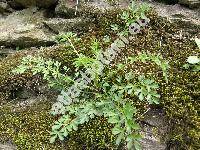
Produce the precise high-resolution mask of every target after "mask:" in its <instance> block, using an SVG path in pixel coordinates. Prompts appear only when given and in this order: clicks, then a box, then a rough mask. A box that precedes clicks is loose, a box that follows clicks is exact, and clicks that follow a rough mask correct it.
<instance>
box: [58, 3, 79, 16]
mask: <svg viewBox="0 0 200 150" xmlns="http://www.w3.org/2000/svg"><path fill="white" fill-rule="evenodd" d="M75 11H76V1H71V0H59V1H58V5H57V6H56V8H55V13H56V14H57V15H59V16H65V17H67V18H72V17H74V16H75Z"/></svg>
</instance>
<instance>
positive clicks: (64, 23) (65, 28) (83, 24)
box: [44, 18, 91, 34]
mask: <svg viewBox="0 0 200 150" xmlns="http://www.w3.org/2000/svg"><path fill="white" fill-rule="evenodd" d="M90 23H91V22H89V19H83V18H74V19H63V18H51V19H49V20H48V21H45V22H44V24H45V25H46V26H48V27H49V28H50V29H51V30H52V31H53V32H55V33H57V34H58V33H63V32H69V31H73V32H76V31H81V32H82V31H86V30H87V29H88V27H89V25H88V24H90Z"/></svg>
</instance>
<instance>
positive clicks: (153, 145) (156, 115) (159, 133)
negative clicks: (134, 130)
mask: <svg viewBox="0 0 200 150" xmlns="http://www.w3.org/2000/svg"><path fill="white" fill-rule="evenodd" d="M143 123H144V124H143V125H142V134H143V135H144V138H143V139H142V140H141V146H142V149H143V150H165V149H166V148H167V145H166V144H165V143H164V142H162V141H161V140H163V138H162V137H163V135H164V134H165V133H166V131H167V125H166V124H165V117H164V112H163V111H161V110H156V109H155V110H150V111H149V112H148V113H147V114H146V115H145V117H144V121H143ZM155 131H156V132H155Z"/></svg>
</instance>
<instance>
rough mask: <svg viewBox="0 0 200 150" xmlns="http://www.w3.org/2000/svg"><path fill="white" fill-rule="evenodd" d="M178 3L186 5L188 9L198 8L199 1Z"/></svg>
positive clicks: (183, 0)
mask: <svg viewBox="0 0 200 150" xmlns="http://www.w3.org/2000/svg"><path fill="white" fill-rule="evenodd" d="M179 3H180V4H184V5H188V6H189V7H190V8H195V7H196V8H198V7H200V0H179Z"/></svg>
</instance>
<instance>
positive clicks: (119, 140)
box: [116, 132, 124, 145]
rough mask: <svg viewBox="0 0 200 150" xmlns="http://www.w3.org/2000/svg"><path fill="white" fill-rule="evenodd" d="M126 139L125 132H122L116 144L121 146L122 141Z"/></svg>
mask: <svg viewBox="0 0 200 150" xmlns="http://www.w3.org/2000/svg"><path fill="white" fill-rule="evenodd" d="M123 138H124V132H121V133H120V134H119V135H118V136H117V139H116V144H117V145H119V144H120V143H121V141H122V139H123Z"/></svg>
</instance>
